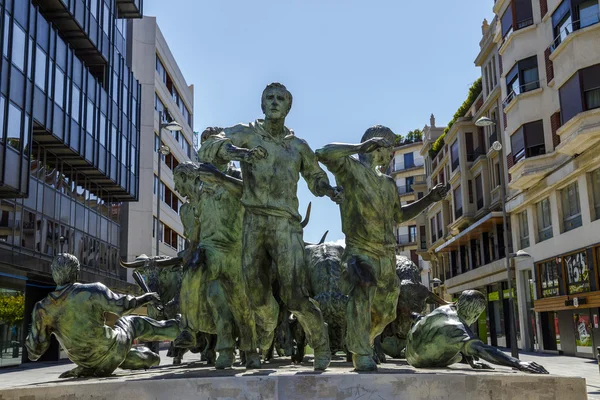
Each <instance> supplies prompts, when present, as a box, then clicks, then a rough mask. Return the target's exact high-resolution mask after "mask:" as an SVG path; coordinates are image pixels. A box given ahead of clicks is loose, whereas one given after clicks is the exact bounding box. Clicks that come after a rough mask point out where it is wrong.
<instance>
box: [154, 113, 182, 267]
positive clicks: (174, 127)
mask: <svg viewBox="0 0 600 400" xmlns="http://www.w3.org/2000/svg"><path fill="white" fill-rule="evenodd" d="M158 121H159V126H158V146H159V147H158V154H157V156H158V170H157V175H158V182H157V184H156V231H155V235H156V255H157V256H158V255H160V247H159V246H160V236H159V233H160V167H161V165H162V160H161V155H163V156H167V155H168V154H169V153H170V152H171V149H169V146H165V145H163V144H162V131H163V129H167V130H169V131H181V130H182V129H183V126H181V125H180V124H178V123H177V122H176V121H171V122H163V113H162V111H159V112H158Z"/></svg>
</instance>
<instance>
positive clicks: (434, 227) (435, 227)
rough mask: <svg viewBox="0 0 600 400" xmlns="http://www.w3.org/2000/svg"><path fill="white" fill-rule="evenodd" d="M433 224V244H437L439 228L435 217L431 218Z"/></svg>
mask: <svg viewBox="0 0 600 400" xmlns="http://www.w3.org/2000/svg"><path fill="white" fill-rule="evenodd" d="M429 222H430V224H431V243H435V242H436V240H437V239H438V238H437V236H436V234H437V226H436V224H435V217H433V218H431V220H430V221H429Z"/></svg>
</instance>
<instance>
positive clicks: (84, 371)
mask: <svg viewBox="0 0 600 400" xmlns="http://www.w3.org/2000/svg"><path fill="white" fill-rule="evenodd" d="M86 376H94V372H93V371H92V370H91V369H88V368H84V367H76V368H73V369H71V370H69V371H66V372H63V373H62V374H60V376H59V378H83V377H86Z"/></svg>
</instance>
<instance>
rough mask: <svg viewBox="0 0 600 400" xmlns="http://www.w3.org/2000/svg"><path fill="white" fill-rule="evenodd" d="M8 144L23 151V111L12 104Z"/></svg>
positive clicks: (8, 126) (10, 105)
mask: <svg viewBox="0 0 600 400" xmlns="http://www.w3.org/2000/svg"><path fill="white" fill-rule="evenodd" d="M6 143H8V145H9V146H11V147H12V148H14V149H17V150H21V147H22V146H21V110H20V109H19V108H17V107H16V106H15V105H14V104H12V103H11V102H9V103H8V125H7V127H6Z"/></svg>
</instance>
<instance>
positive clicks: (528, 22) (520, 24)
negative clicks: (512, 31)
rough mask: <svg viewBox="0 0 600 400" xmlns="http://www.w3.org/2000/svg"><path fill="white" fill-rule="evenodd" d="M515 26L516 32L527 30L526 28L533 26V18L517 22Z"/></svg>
mask: <svg viewBox="0 0 600 400" xmlns="http://www.w3.org/2000/svg"><path fill="white" fill-rule="evenodd" d="M516 25H517V30H519V29H523V28H527V27H528V26H530V25H533V17H531V18H527V19H524V20H522V21H518V22H517V24H516Z"/></svg>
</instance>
